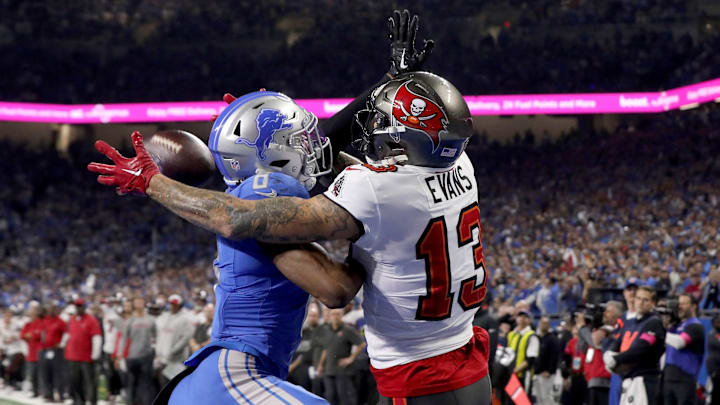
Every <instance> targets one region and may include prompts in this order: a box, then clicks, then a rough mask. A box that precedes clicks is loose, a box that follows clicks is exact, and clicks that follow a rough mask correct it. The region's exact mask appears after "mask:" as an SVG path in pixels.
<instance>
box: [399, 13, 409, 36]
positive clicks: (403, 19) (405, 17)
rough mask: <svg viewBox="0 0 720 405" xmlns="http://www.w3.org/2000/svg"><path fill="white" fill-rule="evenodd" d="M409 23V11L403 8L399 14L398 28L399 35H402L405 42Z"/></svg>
mask: <svg viewBox="0 0 720 405" xmlns="http://www.w3.org/2000/svg"><path fill="white" fill-rule="evenodd" d="M409 24H410V12H409V11H407V10H403V11H402V13H401V14H400V26H401V27H402V28H401V29H400V35H401V36H402V40H403V42H407V40H408V34H409V32H408V28H410V27H409Z"/></svg>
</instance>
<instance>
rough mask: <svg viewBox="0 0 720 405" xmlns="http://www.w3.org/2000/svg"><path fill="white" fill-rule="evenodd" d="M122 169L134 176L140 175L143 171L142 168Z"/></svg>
mask: <svg viewBox="0 0 720 405" xmlns="http://www.w3.org/2000/svg"><path fill="white" fill-rule="evenodd" d="M120 170H122V171H124V172H125V173H130V174H132V175H133V176H139V175H140V173H142V169H137V170H135V171H132V170H128V169H120Z"/></svg>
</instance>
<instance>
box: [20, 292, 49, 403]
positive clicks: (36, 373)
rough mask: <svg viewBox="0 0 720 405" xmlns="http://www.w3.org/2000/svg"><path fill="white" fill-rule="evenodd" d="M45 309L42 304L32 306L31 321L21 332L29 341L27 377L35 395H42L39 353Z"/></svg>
mask: <svg viewBox="0 0 720 405" xmlns="http://www.w3.org/2000/svg"><path fill="white" fill-rule="evenodd" d="M44 315H45V310H44V309H43V308H42V307H40V306H31V307H30V310H29V316H30V322H28V323H26V324H25V326H24V327H23V328H22V331H21V332H20V336H22V339H23V340H24V341H26V342H27V345H28V354H27V357H26V358H25V360H27V362H26V363H25V364H27V369H26V373H27V379H28V380H29V381H30V383H31V384H32V392H33V397H37V396H39V395H40V369H39V368H38V354H39V353H40V350H41V349H42V333H43V328H44V320H43V316H44Z"/></svg>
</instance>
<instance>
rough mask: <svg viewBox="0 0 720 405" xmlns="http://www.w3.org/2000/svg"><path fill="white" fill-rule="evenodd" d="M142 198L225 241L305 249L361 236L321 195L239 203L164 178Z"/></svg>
mask: <svg viewBox="0 0 720 405" xmlns="http://www.w3.org/2000/svg"><path fill="white" fill-rule="evenodd" d="M146 193H147V195H148V196H149V197H150V198H152V199H153V200H155V201H157V202H158V203H160V204H162V205H163V206H165V207H166V208H168V209H169V210H170V211H172V212H174V213H175V214H177V215H179V216H180V217H182V218H184V219H186V220H188V221H190V222H192V223H193V224H195V225H198V226H201V227H203V228H205V229H207V230H209V231H211V232H214V233H216V234H218V235H220V236H223V237H225V238H228V239H235V240H241V239H246V238H255V239H257V240H259V241H262V242H271V243H303V242H314V241H318V240H353V239H356V238H358V237H360V236H361V235H362V228H361V227H360V226H359V224H358V223H357V221H356V220H355V218H353V216H352V215H350V214H349V213H348V212H347V211H345V210H344V209H343V208H340V206H338V205H337V204H335V203H333V202H332V201H330V200H328V199H327V198H326V197H325V196H323V195H318V196H315V197H313V198H311V199H302V198H294V197H277V198H268V199H264V200H242V199H239V198H236V197H233V196H231V195H229V194H226V193H221V192H217V191H212V190H206V189H201V188H196V187H192V186H188V185H186V184H183V183H180V182H178V181H175V180H172V179H170V178H169V177H166V176H163V175H162V174H158V175H156V176H153V178H152V179H151V181H150V182H149V187H148V188H147V190H146Z"/></svg>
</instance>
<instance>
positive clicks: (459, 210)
mask: <svg viewBox="0 0 720 405" xmlns="http://www.w3.org/2000/svg"><path fill="white" fill-rule="evenodd" d="M325 196H326V197H328V198H329V199H330V200H332V201H334V202H335V203H337V204H338V205H340V206H341V207H343V208H345V209H346V210H347V211H348V212H349V213H350V214H352V215H353V216H354V217H355V218H356V219H357V220H358V221H360V222H361V223H362V229H363V230H364V234H363V235H362V236H361V237H360V238H358V240H356V241H355V242H354V243H353V244H352V247H351V249H352V252H351V254H352V257H353V258H355V259H356V260H358V261H359V262H360V263H361V264H362V265H363V266H364V267H365V269H366V270H367V278H366V280H365V284H364V286H363V289H364V295H363V304H362V307H363V311H364V312H365V320H366V328H365V335H366V338H367V343H368V353H369V355H370V360H371V364H372V366H373V367H375V368H378V369H383V368H388V367H393V366H396V365H400V364H406V363H409V362H412V361H416V360H421V359H426V358H429V357H433V356H437V355H440V354H444V353H447V352H450V351H452V350H455V349H457V348H459V347H461V346H463V345H465V344H466V343H467V342H468V341H469V340H470V338H471V337H472V335H473V331H472V321H473V318H474V316H475V312H476V311H477V308H478V307H479V305H480V302H481V301H482V299H483V298H484V296H485V286H486V282H487V277H486V274H485V266H484V264H483V254H482V244H481V241H480V238H481V236H480V213H479V209H478V204H477V197H478V190H477V184H476V181H475V174H474V169H473V166H472V163H471V162H470V159H469V158H468V157H467V155H465V154H464V153H463V154H462V156H461V157H460V158H459V159H458V160H457V162H455V164H454V165H453V166H452V167H450V168H443V169H434V168H427V167H420V166H409V165H408V166H372V165H355V166H350V167H348V168H346V169H345V171H343V172H342V173H341V174H340V175H339V176H338V177H337V178H336V179H335V181H334V182H333V184H332V185H331V186H330V188H329V189H328V190H327V191H326V192H325Z"/></svg>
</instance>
